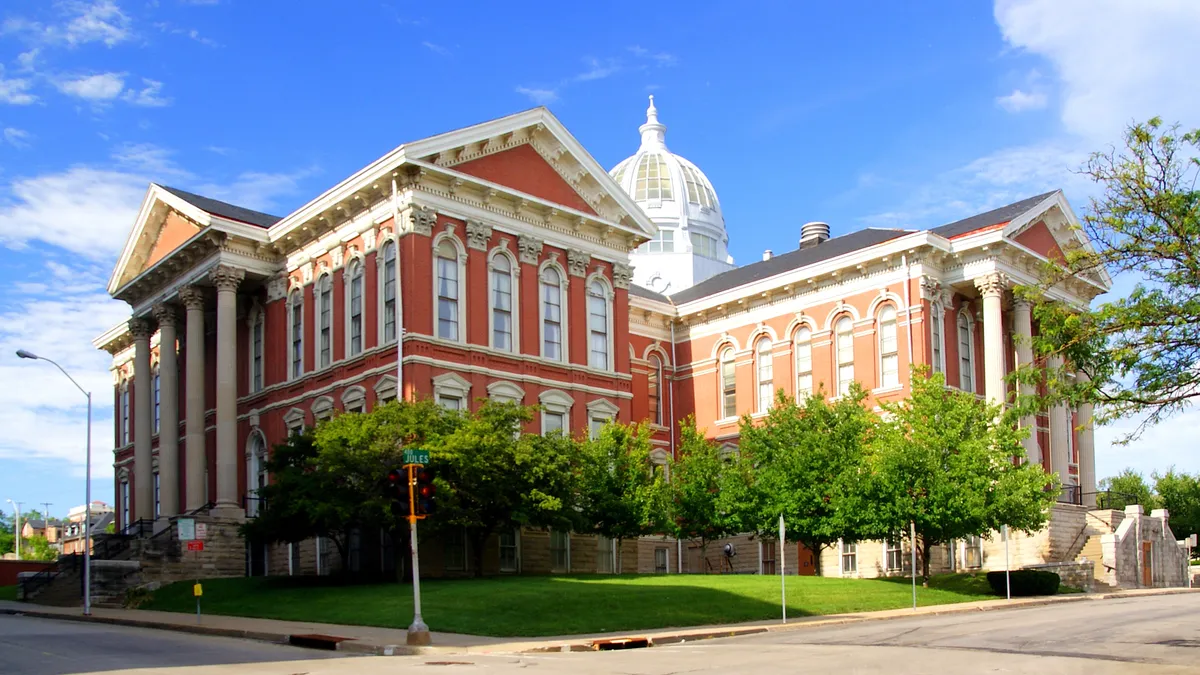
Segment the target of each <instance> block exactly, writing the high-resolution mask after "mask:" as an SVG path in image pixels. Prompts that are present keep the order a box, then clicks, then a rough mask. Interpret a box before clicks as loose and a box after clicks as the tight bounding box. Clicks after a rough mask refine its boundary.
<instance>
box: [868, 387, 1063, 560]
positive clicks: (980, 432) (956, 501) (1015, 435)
mask: <svg viewBox="0 0 1200 675" xmlns="http://www.w3.org/2000/svg"><path fill="white" fill-rule="evenodd" d="M883 409H884V419H883V420H882V421H881V422H880V424H879V426H878V431H877V433H876V435H875V436H874V438H873V439H872V442H871V444H870V448H869V451H868V458H867V468H868V474H867V475H866V476H864V480H862V481H861V486H862V489H860V490H858V491H857V492H856V493H855V494H856V495H857V499H858V503H857V504H856V506H855V508H854V511H855V512H856V513H858V514H860V516H861V517H863V519H864V521H863V522H862V523H861V524H860V534H862V535H865V536H866V537H869V538H875V539H880V538H884V537H887V536H896V535H898V534H900V533H903V532H905V531H907V530H908V529H909V523H914V524H915V526H916V533H917V536H918V537H920V545H919V550H920V551H921V553H922V567H923V570H922V574H923V576H924V578H925V582H926V583H928V580H929V554H930V550H931V549H932V547H933V546H935V545H938V544H943V543H946V542H949V541H950V540H952V539H960V538H964V537H967V536H983V535H986V534H988V533H989V532H990V531H993V530H998V529H1000V528H1001V527H1002V526H1005V525H1007V526H1008V527H1010V528H1012V529H1016V530H1021V531H1025V532H1031V531H1033V530H1036V529H1038V528H1040V527H1041V526H1042V525H1044V524H1045V522H1046V519H1047V518H1048V514H1049V509H1050V506H1051V504H1053V503H1054V501H1055V498H1056V495H1057V494H1058V490H1057V487H1058V481H1057V480H1056V478H1055V477H1053V476H1049V475H1047V474H1046V473H1045V472H1044V471H1043V470H1042V467H1041V466H1040V465H1037V464H1031V463H1024V462H1023V459H1024V455H1025V453H1024V449H1023V447H1022V445H1021V434H1020V432H1018V430H1017V429H1016V428H1015V427H1013V426H1012V425H1011V424H1010V423H1008V422H1007V421H1006V420H1004V419H1002V417H1001V415H1000V410H999V408H998V407H996V406H992V405H988V404H987V403H986V402H984V401H981V400H980V399H979V398H977V397H976V396H974V395H973V394H970V393H966V392H962V391H959V390H956V389H950V388H947V387H946V386H945V380H944V378H943V377H942V375H941V374H935V375H933V376H932V377H930V376H929V375H928V371H927V369H923V368H921V369H914V372H913V377H912V393H911V396H910V397H909V398H907V399H904V400H902V401H900V402H898V403H887V404H884V405H883Z"/></svg>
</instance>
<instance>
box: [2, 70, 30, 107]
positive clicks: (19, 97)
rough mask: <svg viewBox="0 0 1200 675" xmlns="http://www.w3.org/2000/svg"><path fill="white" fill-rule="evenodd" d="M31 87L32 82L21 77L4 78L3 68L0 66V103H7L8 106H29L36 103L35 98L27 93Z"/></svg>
mask: <svg viewBox="0 0 1200 675" xmlns="http://www.w3.org/2000/svg"><path fill="white" fill-rule="evenodd" d="M32 85H33V83H32V82H30V81H29V80H27V79H25V78H23V77H18V78H12V79H8V78H5V77H4V66H3V65H0V103H7V104H9V105H29V104H31V103H36V102H37V100H38V98H37V96H34V95H33V94H31V93H29V89H30V88H31V87H32Z"/></svg>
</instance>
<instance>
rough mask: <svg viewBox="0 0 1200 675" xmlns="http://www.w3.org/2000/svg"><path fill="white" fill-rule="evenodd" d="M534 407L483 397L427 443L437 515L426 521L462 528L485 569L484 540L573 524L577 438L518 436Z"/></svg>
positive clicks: (477, 564) (479, 569)
mask: <svg viewBox="0 0 1200 675" xmlns="http://www.w3.org/2000/svg"><path fill="white" fill-rule="evenodd" d="M532 419H533V409H532V408H527V407H523V406H520V405H517V404H515V403H494V402H491V401H487V402H484V403H483V405H481V406H480V408H479V409H478V410H477V411H476V412H475V413H473V414H469V415H463V418H462V421H461V423H460V424H459V425H458V426H457V427H456V428H455V429H454V430H453V431H452V432H450V433H448V434H446V435H445V436H443V437H442V438H441V439H440V441H439V442H437V443H434V444H431V446H430V448H431V451H432V453H431V465H432V467H433V468H434V471H435V475H436V482H437V486H438V497H437V500H438V512H437V514H436V516H435V517H434V518H432V519H430V521H428V522H430V524H431V525H434V526H436V527H438V528H441V529H446V528H460V529H462V530H463V531H464V532H465V533H466V537H467V540H468V541H469V542H470V544H471V552H472V553H473V555H474V562H475V565H474V572H475V576H481V575H482V574H483V550H484V544H485V543H486V542H487V539H488V537H490V536H491V535H492V534H495V533H497V532H500V531H501V530H511V529H512V528H515V527H520V526H533V527H558V528H563V529H567V528H570V527H572V526H573V525H574V524H575V522H576V519H577V513H578V512H577V511H576V510H575V509H574V506H575V500H574V496H575V482H576V475H577V466H576V463H577V458H578V453H577V452H576V448H575V443H574V441H573V440H571V439H570V438H569V437H565V436H563V435H561V434H554V435H551V436H547V437H542V436H538V435H534V434H522V433H520V431H521V428H522V426H523V425H525V424H526V423H528V422H529V421H530V420H532Z"/></svg>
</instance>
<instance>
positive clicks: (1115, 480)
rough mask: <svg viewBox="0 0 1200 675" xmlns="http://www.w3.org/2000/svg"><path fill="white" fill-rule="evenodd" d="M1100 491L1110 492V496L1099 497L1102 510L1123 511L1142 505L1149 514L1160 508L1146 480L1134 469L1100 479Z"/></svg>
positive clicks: (1097, 502)
mask: <svg viewBox="0 0 1200 675" xmlns="http://www.w3.org/2000/svg"><path fill="white" fill-rule="evenodd" d="M1100 490H1101V492H1104V491H1108V494H1100V495H1097V499H1096V506H1098V507H1100V508H1102V509H1123V508H1125V507H1126V506H1129V505H1130V504H1141V505H1142V508H1144V509H1145V510H1146V513H1149V512H1150V510H1151V509H1155V508H1158V507H1157V500H1155V498H1154V493H1153V492H1152V491H1151V490H1150V486H1149V485H1148V484H1147V483H1146V479H1145V478H1143V477H1142V474H1140V473H1138V472H1136V471H1134V470H1133V469H1128V468H1127V469H1125V470H1123V471H1121V473H1119V474H1117V475H1115V476H1108V477H1107V478H1102V479H1100Z"/></svg>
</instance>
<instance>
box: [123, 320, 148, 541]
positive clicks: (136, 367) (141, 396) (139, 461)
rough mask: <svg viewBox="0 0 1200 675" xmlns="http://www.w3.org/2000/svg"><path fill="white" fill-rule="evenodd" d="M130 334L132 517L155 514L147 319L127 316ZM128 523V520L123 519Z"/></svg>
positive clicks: (144, 516) (145, 516)
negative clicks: (131, 361)
mask: <svg viewBox="0 0 1200 675" xmlns="http://www.w3.org/2000/svg"><path fill="white" fill-rule="evenodd" d="M129 332H130V333H132V334H133V494H134V497H133V505H134V513H133V519H134V520H142V519H143V518H148V519H151V520H153V518H154V468H153V464H154V458H153V454H152V451H151V449H150V435H151V434H152V433H153V425H152V424H151V422H152V418H151V415H153V414H154V413H153V412H152V411H151V410H150V392H151V390H152V389H153V388H154V378H153V376H152V375H151V373H150V333H151V330H150V322H149V321H147V320H145V319H130V320H129ZM126 525H128V523H126Z"/></svg>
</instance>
